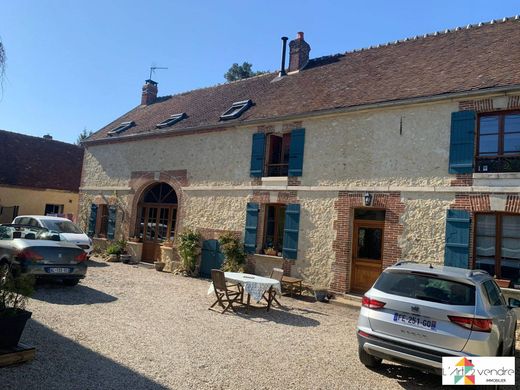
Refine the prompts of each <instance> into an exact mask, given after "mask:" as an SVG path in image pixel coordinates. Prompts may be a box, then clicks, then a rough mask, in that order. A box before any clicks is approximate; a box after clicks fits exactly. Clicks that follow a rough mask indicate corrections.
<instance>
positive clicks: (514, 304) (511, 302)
mask: <svg viewBox="0 0 520 390" xmlns="http://www.w3.org/2000/svg"><path fill="white" fill-rule="evenodd" d="M507 306H508V307H509V308H510V309H518V308H519V307H520V299H516V298H509V299H508V300H507Z"/></svg>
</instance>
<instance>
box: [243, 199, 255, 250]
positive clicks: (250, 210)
mask: <svg viewBox="0 0 520 390" xmlns="http://www.w3.org/2000/svg"><path fill="white" fill-rule="evenodd" d="M257 229H258V203H248V204H247V209H246V229H245V235H244V250H245V251H246V253H255V252H256V231H257Z"/></svg>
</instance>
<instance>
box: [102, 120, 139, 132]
mask: <svg viewBox="0 0 520 390" xmlns="http://www.w3.org/2000/svg"><path fill="white" fill-rule="evenodd" d="M132 126H135V122H134V121H131V122H122V123H121V124H120V125H119V126H117V127H116V128H115V129H112V130H110V131H109V132H108V135H116V134H119V133H122V132H123V131H126V130H128V129H129V128H130V127H132Z"/></svg>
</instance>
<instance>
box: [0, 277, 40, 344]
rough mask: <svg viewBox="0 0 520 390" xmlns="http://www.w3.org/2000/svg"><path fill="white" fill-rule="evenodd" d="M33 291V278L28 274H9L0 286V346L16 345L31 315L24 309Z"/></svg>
mask: <svg viewBox="0 0 520 390" xmlns="http://www.w3.org/2000/svg"><path fill="white" fill-rule="evenodd" d="M33 291H34V278H33V277H32V276H30V275H19V276H16V277H15V276H12V275H11V274H10V275H9V276H8V277H7V278H6V279H5V282H4V284H3V285H2V286H0V348H13V347H16V346H17V345H18V342H19V341H20V337H21V336H22V333H23V330H24V328H25V324H26V323H27V321H28V320H29V318H31V315H32V313H31V312H30V311H27V310H25V305H26V304H27V300H28V299H29V297H30V296H31V295H32V293H33Z"/></svg>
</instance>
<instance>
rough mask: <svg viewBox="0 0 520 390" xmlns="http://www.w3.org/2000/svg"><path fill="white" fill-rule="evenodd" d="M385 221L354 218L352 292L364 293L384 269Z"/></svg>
mask: <svg viewBox="0 0 520 390" xmlns="http://www.w3.org/2000/svg"><path fill="white" fill-rule="evenodd" d="M383 231H384V221H366V220H354V234H353V242H352V274H351V290H352V292H357V293H364V292H366V291H367V290H369V289H370V287H372V285H373V284H374V282H375V281H376V279H377V278H378V276H379V274H381V271H382V263H383V262H382V259H383V256H382V255H383Z"/></svg>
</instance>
